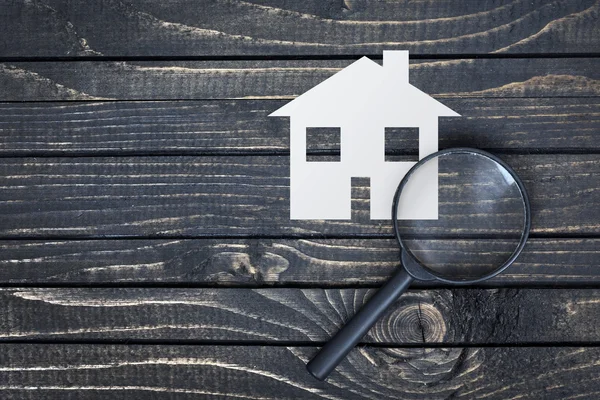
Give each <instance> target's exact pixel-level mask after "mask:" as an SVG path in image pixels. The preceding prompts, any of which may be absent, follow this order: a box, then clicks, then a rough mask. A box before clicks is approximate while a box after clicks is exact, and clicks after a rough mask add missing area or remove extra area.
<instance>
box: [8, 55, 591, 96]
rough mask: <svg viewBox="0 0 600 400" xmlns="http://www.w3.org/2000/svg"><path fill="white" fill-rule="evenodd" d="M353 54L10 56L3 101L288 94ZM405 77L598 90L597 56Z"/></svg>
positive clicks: (441, 83) (562, 91) (522, 91)
mask: <svg viewBox="0 0 600 400" xmlns="http://www.w3.org/2000/svg"><path fill="white" fill-rule="evenodd" d="M353 61H354V60H352V59H348V60H266V61H263V60H257V61H248V60H245V61H178V62H174V61H160V62H158V61H147V62H109V61H106V62H12V63H4V64H0V87H2V88H4V90H3V91H1V92H0V101H42V100H53V101H55V100H90V99H118V100H157V99H158V100H165V99H171V100H172V99H175V100H182V99H186V100H201V99H231V98H267V99H268V98H289V99H291V98H293V97H295V96H298V95H300V94H302V93H304V92H305V91H307V90H308V89H310V88H312V87H313V86H315V85H317V84H318V83H320V82H322V81H324V80H325V79H327V78H329V77H330V76H332V75H333V74H335V73H336V72H338V71H339V70H340V69H342V68H344V67H346V66H348V65H349V64H351V63H352V62H353ZM410 69H411V70H410V82H411V84H413V85H415V86H416V87H418V88H419V89H421V90H423V91H424V92H425V93H428V94H430V95H435V96H436V97H440V98H443V97H457V96H460V97H502V98H506V97H565V96H583V97H590V96H596V97H597V96H598V95H599V94H600V83H599V82H600V59H598V58H517V59H464V60H431V61H423V60H418V61H413V62H412V63H411V68H410Z"/></svg>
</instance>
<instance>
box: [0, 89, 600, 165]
mask: <svg viewBox="0 0 600 400" xmlns="http://www.w3.org/2000/svg"><path fill="white" fill-rule="evenodd" d="M442 101H443V102H444V104H446V105H447V106H448V107H450V108H452V109H453V110H456V111H457V112H458V113H460V114H461V115H462V117H461V118H440V121H439V140H440V142H439V145H440V148H446V147H459V146H471V147H477V148H484V149H489V150H491V151H512V152H522V153H528V152H552V153H557V152H598V151H599V150H600V140H598V137H599V136H598V135H599V132H600V100H599V99H598V98H594V97H591V98H563V97H561V98H506V99H503V98H444V99H443V100H442ZM283 104H285V101H284V100H233V101H216V102H215V101H186V102H179V101H156V102H152V101H148V102H130V101H124V102H83V103H80V102H56V103H0V143H1V145H0V155H3V156H31V155H96V154H101V155H115V156H118V155H124V154H129V155H148V154H156V155H162V154H164V155H168V154H190V155H194V154H239V153H248V154H249V153H271V154H274V153H277V154H286V153H287V152H289V120H288V119H287V118H268V117H267V116H268V115H269V114H270V113H271V112H273V111H274V110H276V109H278V108H279V107H281V106H282V105H283ZM317 139H324V138H322V137H320V136H318V137H317ZM386 140H387V141H386V150H387V151H388V152H389V153H391V154H418V149H417V147H416V145H415V142H414V141H411V140H408V139H407V138H406V137H404V136H402V135H386ZM332 146H333V145H332V144H331V143H329V142H328V141H326V140H321V141H314V142H311V143H309V148H308V149H309V152H312V153H313V154H315V155H317V154H322V153H323V152H325V153H326V152H328V151H330V150H331V149H332V148H333V147H332Z"/></svg>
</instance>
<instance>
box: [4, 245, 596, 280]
mask: <svg viewBox="0 0 600 400" xmlns="http://www.w3.org/2000/svg"><path fill="white" fill-rule="evenodd" d="M466 242H468V241H466ZM599 260H600V239H530V240H529V242H528V243H527V246H526V247H525V250H524V251H523V253H522V254H521V256H519V258H518V259H517V261H516V262H515V264H513V265H512V266H511V267H510V268H509V269H507V270H506V271H505V272H503V273H502V274H501V275H499V276H497V277H495V278H494V279H492V280H491V281H489V284H491V285H502V286H507V285H509V286H516V285H561V286H568V285H576V286H581V285H598V284H600V273H599V268H600V264H599ZM398 265H399V250H398V245H397V244H396V242H395V240H394V239H301V240H285V239H244V240H236V239H192V240H156V239H154V240H84V241H73V240H67V241H24V240H16V241H0V283H4V284H19V283H21V284H42V285H43V284H64V285H69V284H136V283H139V284H145V285H150V286H151V285H155V284H161V283H169V284H183V285H194V284H201V285H218V286H227V285H231V286H236V285H244V286H255V287H256V286H258V287H260V286H268V285H297V284H299V285H304V286H307V287H308V286H311V285H312V286H319V287H327V286H338V287H340V286H344V285H368V286H377V285H381V284H382V283H383V282H384V281H385V280H386V279H387V278H388V277H389V276H390V275H391V274H392V272H393V271H394V270H395V268H397V267H398ZM415 285H418V282H416V283H415Z"/></svg>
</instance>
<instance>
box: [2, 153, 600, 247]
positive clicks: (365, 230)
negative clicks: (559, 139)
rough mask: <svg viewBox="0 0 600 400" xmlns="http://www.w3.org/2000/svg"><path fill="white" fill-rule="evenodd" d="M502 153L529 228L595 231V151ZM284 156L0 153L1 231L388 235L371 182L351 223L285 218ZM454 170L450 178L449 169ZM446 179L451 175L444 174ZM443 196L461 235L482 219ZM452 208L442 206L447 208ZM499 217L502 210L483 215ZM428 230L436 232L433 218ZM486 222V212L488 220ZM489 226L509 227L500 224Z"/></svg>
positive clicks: (359, 190)
mask: <svg viewBox="0 0 600 400" xmlns="http://www.w3.org/2000/svg"><path fill="white" fill-rule="evenodd" d="M504 159H505V160H506V161H507V162H508V163H509V164H510V165H512V166H513V167H514V168H515V170H516V171H517V173H519V174H520V175H521V177H522V179H523V180H524V182H525V185H526V187H527V188H528V191H529V194H530V197H531V201H532V209H533V215H532V217H533V229H532V232H533V233H534V234H552V235H557V236H560V235H561V234H563V235H564V234H584V235H588V234H596V233H598V232H600V225H599V224H598V221H596V220H595V219H594V218H590V216H594V215H596V210H597V207H598V203H599V202H600V199H599V197H598V196H599V193H600V191H598V184H599V182H598V179H596V177H597V176H598V173H600V170H599V169H600V157H598V156H597V155H528V156H506V157H504ZM288 175H289V157H287V156H275V157H273V156H271V157H262V156H239V157H119V158H106V157H102V158H85V157H82V158H40V159H36V158H4V159H2V160H0V176H2V181H1V182H2V186H0V198H1V199H2V201H1V202H0V216H1V221H2V223H1V224H0V235H2V236H4V238H18V237H39V238H49V237H64V236H65V235H68V236H73V237H80V238H85V237H87V236H95V237H98V236H105V235H110V236H124V235H125V236H127V235H128V236H131V235H134V236H152V237H169V236H171V237H173V236H181V235H189V236H205V235H269V236H277V235H300V236H305V237H307V236H316V237H318V236H321V235H357V234H377V235H390V234H391V224H390V223H389V222H388V221H371V220H370V218H369V213H368V201H367V200H368V192H369V190H368V187H367V186H366V184H365V183H362V184H360V185H358V186H357V187H355V190H354V197H355V199H356V201H355V202H354V203H355V204H354V212H353V214H354V215H353V220H352V221H320V220H311V221H309V220H306V221H302V220H294V221H291V220H290V219H289V194H288V193H289V192H288V190H289V189H288V188H289V177H288ZM454 177H455V176H454ZM449 179H452V176H449ZM451 183H452V182H451V181H448V182H447V184H445V185H440V196H441V197H442V198H444V199H445V203H446V204H448V205H449V207H450V209H451V210H452V211H451V212H452V213H456V218H455V221H456V225H455V227H456V229H457V230H459V231H460V232H461V234H468V233H469V232H471V231H473V232H475V231H478V229H479V228H480V225H478V222H479V223H481V221H480V219H481V218H488V215H483V214H479V213H475V214H473V213H472V212H471V211H467V210H466V209H465V207H467V205H466V204H465V203H464V202H463V201H461V200H460V199H461V198H462V197H461V196H462V195H461V193H459V192H456V191H453V190H451V189H452V188H453V186H452V185H451ZM450 209H449V211H448V212H450ZM489 217H490V218H497V219H498V221H496V222H497V223H498V224H499V223H500V222H499V221H500V220H499V219H500V218H502V215H500V214H498V215H495V216H489ZM431 222H432V224H431V226H430V230H429V231H428V232H430V233H440V232H439V229H438V228H437V225H436V223H435V222H434V221H431ZM485 222H486V224H488V225H486V226H492V225H490V224H492V219H489V220H486V221H485ZM494 226H496V227H499V229H496V230H490V232H489V233H490V234H498V233H502V234H505V233H506V231H504V230H502V229H500V225H494Z"/></svg>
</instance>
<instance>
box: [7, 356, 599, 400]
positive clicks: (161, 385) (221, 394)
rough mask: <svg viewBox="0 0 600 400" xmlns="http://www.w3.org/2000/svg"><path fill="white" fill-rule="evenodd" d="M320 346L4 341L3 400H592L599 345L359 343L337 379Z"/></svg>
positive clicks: (597, 370)
mask: <svg viewBox="0 0 600 400" xmlns="http://www.w3.org/2000/svg"><path fill="white" fill-rule="evenodd" d="M316 350H317V349H316V348H314V347H272V346H270V347H269V346H266V347H264V346H244V347H241V346H237V347H236V346H131V345H130V346H125V345H121V346H118V345H94V346H92V345H85V344H80V345H64V344H54V345H22V344H19V345H16V344H4V345H1V346H0V390H1V394H2V397H3V398H4V399H61V400H62V399H147V398H152V399H175V398H176V399H197V398H215V399H236V398H241V399H265V398H266V399H299V398H302V399H423V398H427V399H440V400H441V399H448V398H450V399H457V398H464V399H473V398H486V399H507V398H515V397H516V398H519V399H532V400H533V399H536V400H537V399H540V398H553V399H570V398H574V399H580V398H585V399H593V398H595V397H596V396H597V394H598V387H597V380H596V378H597V376H598V372H599V371H600V366H599V365H598V359H599V357H600V350H599V349H598V348H596V347H592V348H589V347H587V348H586V347H501V348H497V347H486V348H433V349H432V348H417V349H412V348H411V349H406V348H389V347H383V348H374V347H361V348H359V349H355V350H354V351H353V352H352V353H351V354H350V356H349V357H348V359H347V360H346V361H344V362H343V363H342V364H341V365H340V367H339V368H338V370H337V371H335V372H334V373H333V374H332V375H331V377H330V379H329V381H327V382H318V381H316V380H315V379H314V378H313V377H312V376H310V375H309V374H308V372H306V370H305V369H304V363H305V362H306V361H307V360H308V359H309V358H310V357H311V356H312V355H314V354H315V352H316Z"/></svg>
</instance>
